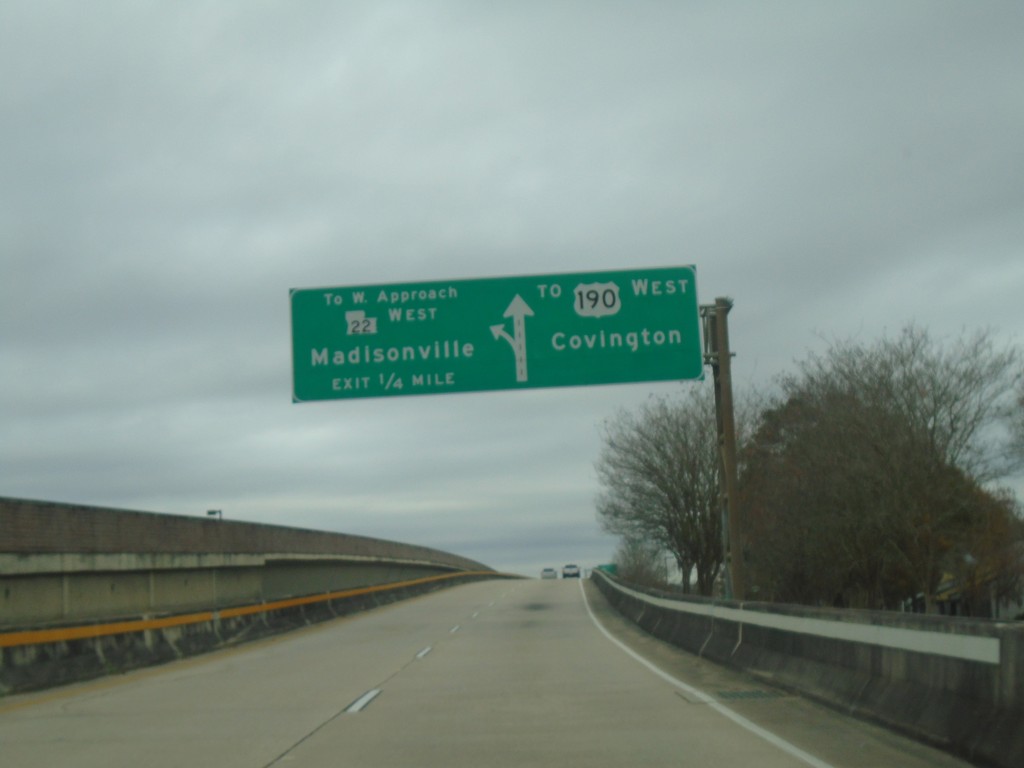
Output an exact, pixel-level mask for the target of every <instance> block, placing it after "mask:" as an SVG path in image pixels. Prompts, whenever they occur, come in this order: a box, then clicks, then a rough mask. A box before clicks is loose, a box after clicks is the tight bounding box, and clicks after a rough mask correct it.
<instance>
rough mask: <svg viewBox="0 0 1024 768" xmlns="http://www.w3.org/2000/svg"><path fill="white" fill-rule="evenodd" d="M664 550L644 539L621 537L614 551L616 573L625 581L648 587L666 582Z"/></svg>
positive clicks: (663, 584) (658, 585)
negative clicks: (616, 566)
mask: <svg viewBox="0 0 1024 768" xmlns="http://www.w3.org/2000/svg"><path fill="white" fill-rule="evenodd" d="M663 552H664V550H662V548H661V547H660V546H659V545H657V544H654V543H652V542H650V541H648V540H646V539H633V538H623V539H622V541H621V542H620V543H619V547H618V549H616V551H615V563H616V565H618V568H619V570H618V574H619V576H621V577H622V578H623V579H625V580H626V581H631V582H633V583H634V584H640V585H643V586H650V587H663V586H665V585H666V584H667V582H668V572H667V570H666V568H665V558H664V555H663Z"/></svg>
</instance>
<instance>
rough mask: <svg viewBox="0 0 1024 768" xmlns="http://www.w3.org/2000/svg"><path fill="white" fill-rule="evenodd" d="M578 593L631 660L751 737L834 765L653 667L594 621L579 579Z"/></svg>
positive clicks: (820, 765) (827, 767) (819, 767)
mask: <svg viewBox="0 0 1024 768" xmlns="http://www.w3.org/2000/svg"><path fill="white" fill-rule="evenodd" d="M580 594H581V595H583V606H584V607H585V608H586V609H587V615H588V616H589V617H590V620H591V621H592V622H593V623H594V626H595V627H597V628H598V629H599V630H600V631H601V634H602V635H604V636H605V637H606V638H608V639H609V640H610V641H611V642H612V643H614V644H615V645H616V646H618V647H619V649H620V650H622V651H623V652H625V653H626V654H627V655H628V656H630V657H631V658H632V659H633V660H634V661H637V662H639V663H640V664H642V665H643V666H645V667H647V669H648V670H650V671H651V672H653V673H654V674H656V675H657V676H658V677H660V678H661V679H662V680H664V681H665V682H667V683H669V684H671V685H674V686H675V687H676V688H679V689H680V690H682V691H685V692H686V693H688V694H690V695H691V696H693V697H694V698H696V699H698V700H699V701H701V702H703V703H704V704H707V705H708V706H709V707H711V708H712V709H714V710H715V711H716V712H718V714H720V715H722V716H724V717H727V718H729V719H730V720H732V721H733V722H734V723H736V725H738V726H740V727H742V728H745V729H746V730H748V731H750V732H751V733H753V734H754V735H755V736H760V737H761V738H762V739H764V740H765V741H767V742H768V743H769V744H771V745H772V746H774V747H777V748H778V749H781V750H782V751H783V752H786V753H787V754H790V755H792V756H793V757H795V758H796V759H798V760H801V761H803V762H804V763H807V765H810V766H813V767H814V768H834V766H833V765H831V764H830V763H826V762H825V761H824V760H819V759H818V758H816V757H815V756H814V755H811V754H808V753H807V752H804V751H803V750H802V749H800V748H799V747H797V746H795V745H793V744H790V743H789V742H788V741H786V740H785V739H783V738H782V737H780V736H776V735H775V734H774V733H772V732H771V731H769V730H766V729H764V728H762V727H761V726H759V725H757V724H755V723H753V722H751V721H750V720H748V719H747V718H745V717H743V715H740V714H738V713H736V712H733V711H732V710H731V709H729V708H728V707H727V706H725V705H724V704H721V703H720V702H718V701H715V699H714V698H712V697H711V696H709V695H708V694H706V693H704V692H703V691H701V690H698V689H697V688H694V687H693V686H692V685H688V684H686V683H684V682H683V681H682V680H679V679H678V678H676V677H673V676H672V675H670V674H669V673H668V672H666V671H665V670H663V669H661V668H660V667H658V666H656V665H655V664H653V663H652V662H650V661H648V660H647V659H645V658H644V657H643V656H641V655H640V654H638V653H637V652H636V651H634V650H633V649H632V648H630V647H629V646H627V645H626V644H625V643H623V642H622V641H621V640H619V639H618V638H616V637H614V636H613V635H612V634H611V633H610V632H609V631H608V630H607V629H605V628H604V626H603V625H602V624H601V622H599V621H598V620H597V617H596V616H595V615H594V612H593V611H592V610H591V609H590V601H588V600H587V593H586V591H584V589H583V581H582V580H580Z"/></svg>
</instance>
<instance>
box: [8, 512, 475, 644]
mask: <svg viewBox="0 0 1024 768" xmlns="http://www.w3.org/2000/svg"><path fill="white" fill-rule="evenodd" d="M487 570H489V569H488V568H487V566H484V565H482V564H480V563H478V562H475V561H473V560H470V559H468V558H464V557H459V556H458V555H453V554H450V553H447V552H441V551H439V550H435V549H430V548H428V547H420V546H416V545H412V544H402V543H399V542H393V541H385V540H382V539H372V538H367V537H363V536H350V535H347V534H339V533H326V532H320V531H310V530H304V529H299V528H287V527H284V526H274V525H259V524H255V523H243V522H235V521H221V520H210V519H205V518H196V517H183V516H179V515H159V514H154V513H149V512H133V511H125V510H114V509H103V508H98V507H87V506H82V505H73V504H57V503H50V502H41V501H26V500H22V499H9V498H0V629H3V628H4V627H8V628H9V627H21V626H43V625H48V624H60V623H67V622H69V621H87V620H91V619H95V620H109V619H112V618H116V617H121V616H132V615H138V614H144V613H147V614H158V613H160V614H162V613H168V612H180V611H188V610H204V609H218V608H220V607H223V606H230V605H238V604H240V603H245V602H250V601H261V600H277V599H281V598H285V597H289V596H292V595H304V594H309V593H311V592H317V591H319V592H330V591H336V590H342V589H352V588H357V587H361V586H368V585H373V584H382V583H389V582H395V581H402V580H407V579H410V578H415V577H419V576H431V575H437V574H442V573H453V572H460V571H487Z"/></svg>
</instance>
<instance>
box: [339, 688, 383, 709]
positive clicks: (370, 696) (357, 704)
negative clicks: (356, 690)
mask: <svg viewBox="0 0 1024 768" xmlns="http://www.w3.org/2000/svg"><path fill="white" fill-rule="evenodd" d="M379 695H380V688H373V689H372V690H369V691H367V692H366V693H364V694H363V695H362V696H360V697H359V698H358V699H356V700H355V701H353V702H352V703H351V704H349V705H348V706H347V707H346V708H345V711H346V712H349V713H352V712H362V711H363V710H364V709H366V707H367V706H368V705H369V703H370V702H371V701H373V700H374V699H376V698H377V697H378V696H379Z"/></svg>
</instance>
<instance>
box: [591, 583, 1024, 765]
mask: <svg viewBox="0 0 1024 768" xmlns="http://www.w3.org/2000/svg"><path fill="white" fill-rule="evenodd" d="M593 578H594V579H595V580H596V583H597V586H598V587H599V588H600V589H601V591H602V592H603V593H604V594H605V596H606V597H607V598H608V600H609V602H611V603H612V605H614V606H615V607H616V608H617V609H618V610H619V611H620V612H621V613H622V614H623V615H625V616H626V617H628V618H630V619H631V620H633V621H635V622H636V623H637V624H638V625H639V626H641V627H642V628H643V629H645V630H646V631H648V632H650V633H651V634H652V635H654V636H656V637H658V638H660V639H662V640H665V641H667V642H671V643H673V644H675V645H677V646H679V647H681V648H683V649H685V650H687V651H690V652H692V653H695V654H699V655H701V656H704V657H706V658H709V659H712V660H714V661H716V662H719V663H722V664H728V665H730V666H735V667H738V668H742V669H745V670H747V671H749V672H751V673H753V674H755V675H757V676H759V677H760V678H762V679H764V680H765V681H767V682H772V683H775V684H777V685H779V686H782V687H784V688H788V689H790V690H794V691H797V692H799V693H802V694H804V695H807V696H809V697H812V698H815V699H817V700H819V701H822V702H825V703H827V704H829V705H830V706H833V707H836V708H838V709H841V710H843V711H845V712H848V713H850V714H854V715H858V716H861V717H865V718H869V719H872V720H875V721H877V722H881V723H884V724H886V725H889V726H890V727H893V728H896V729H898V730H900V731H902V732H904V733H907V734H910V735H913V736H914V737H916V738H919V739H922V740H925V741H928V742H930V743H933V744H936V745H939V746H942V747H944V748H946V749H949V750H951V751H954V752H956V753H959V754H961V755H963V756H965V757H968V758H970V759H973V760H978V761H982V762H987V763H990V764H994V765H997V766H1004V767H1005V768H1010V766H1013V767H1014V768H1016V767H1017V766H1021V765H1024V727H1022V724H1024V624H1020V623H1009V624H1008V623H999V622H994V621H987V620H977V619H951V618H949V617H940V616H922V615H918V614H899V613H886V612H877V611H852V610H830V609H817V608H809V607H803V606H782V605H775V604H768V603H740V602H735V601H715V600H709V599H706V598H699V597H692V596H680V595H676V594H672V593H666V592H662V591H659V590H651V589H642V588H639V587H632V586H628V585H626V584H624V583H622V582H620V581H618V580H616V579H615V578H613V577H611V576H609V575H608V574H605V573H601V572H595V574H594V577H593Z"/></svg>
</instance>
